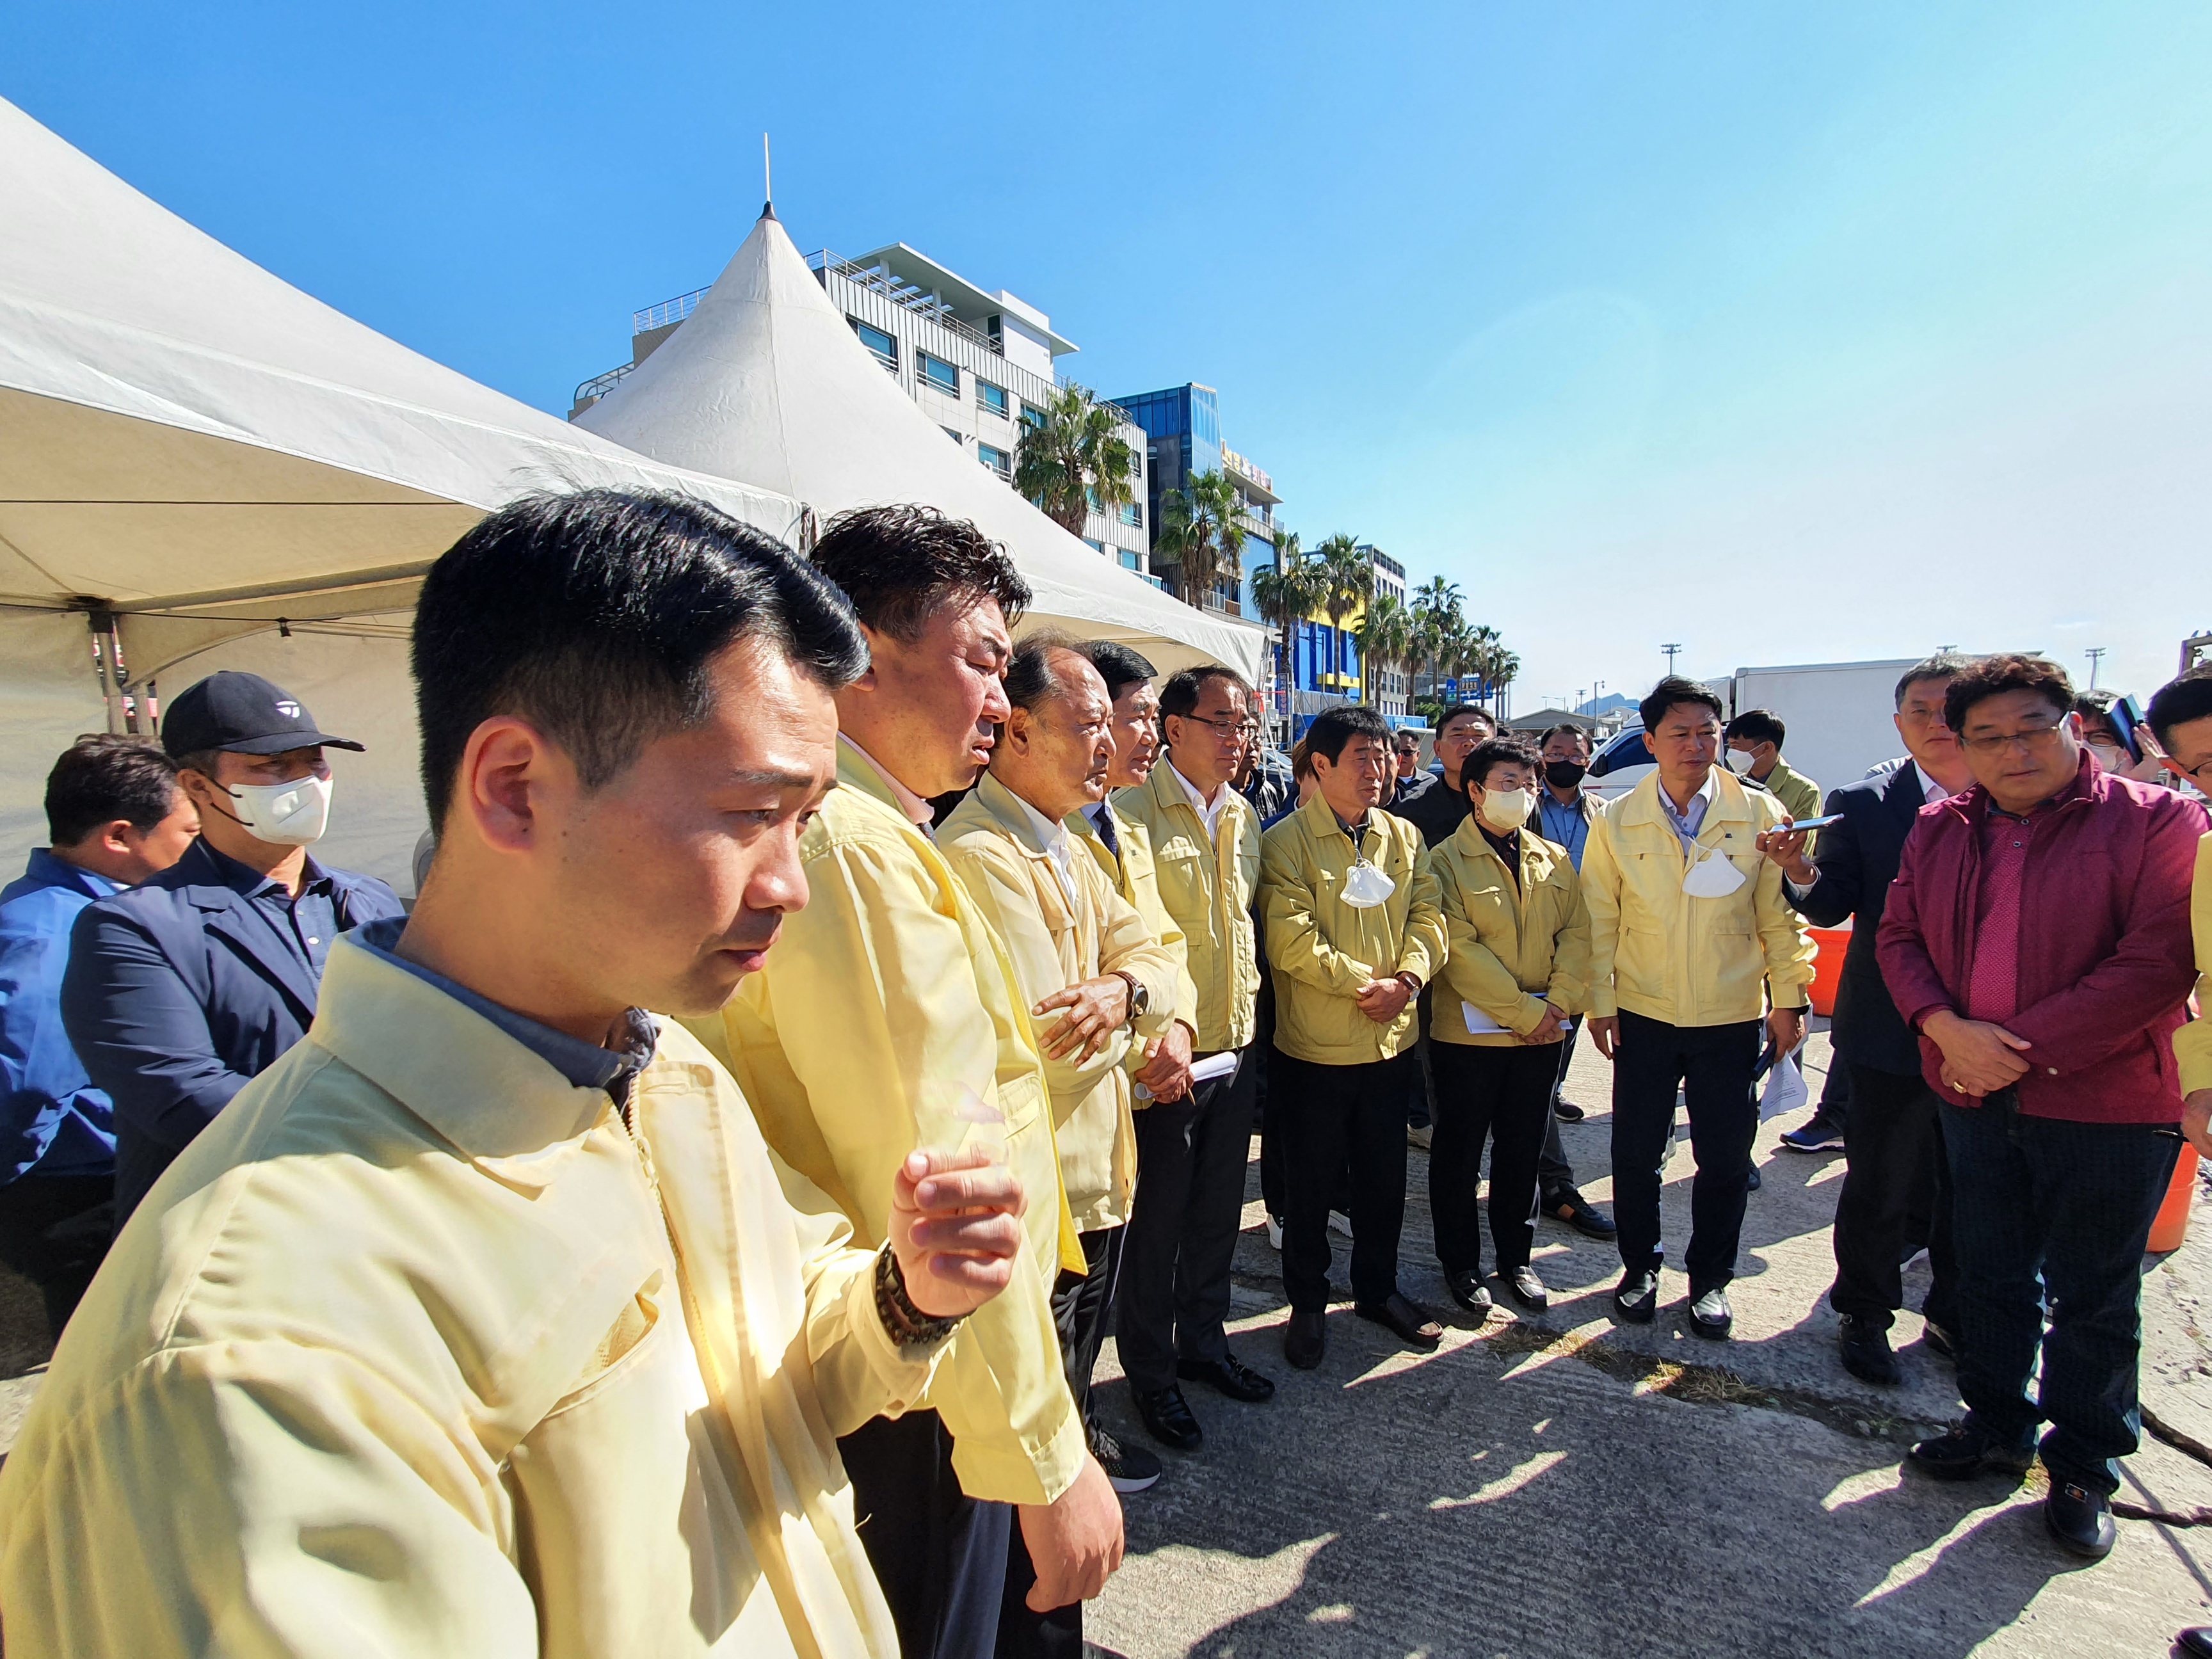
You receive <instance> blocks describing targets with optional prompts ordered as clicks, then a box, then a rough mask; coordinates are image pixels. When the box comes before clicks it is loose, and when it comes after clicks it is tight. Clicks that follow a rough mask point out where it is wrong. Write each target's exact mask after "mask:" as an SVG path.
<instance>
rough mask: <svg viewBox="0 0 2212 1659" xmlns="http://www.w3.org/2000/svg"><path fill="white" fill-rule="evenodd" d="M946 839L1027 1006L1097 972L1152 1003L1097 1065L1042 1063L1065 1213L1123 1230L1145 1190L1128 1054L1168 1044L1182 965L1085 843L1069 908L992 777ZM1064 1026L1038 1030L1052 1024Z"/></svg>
mask: <svg viewBox="0 0 2212 1659" xmlns="http://www.w3.org/2000/svg"><path fill="white" fill-rule="evenodd" d="M938 834H939V836H941V837H942V840H943V844H944V847H945V858H946V860H948V861H949V862H950V863H951V866H952V870H953V873H954V874H955V875H957V876H958V877H959V878H960V881H961V884H963V886H965V887H966V888H967V890H968V891H969V893H970V894H972V895H973V896H974V897H975V903H976V906H977V908H979V909H981V911H982V913H983V915H984V916H985V918H986V919H987V921H989V922H990V924H991V926H992V927H993V929H994V931H995V932H996V933H998V935H999V937H1000V939H1001V940H1003V941H1004V942H1005V945H1006V954H1007V956H1008V957H1010V958H1011V959H1012V962H1013V964H1014V981H1015V983H1017V984H1018V985H1019V986H1020V987H1021V992H1022V996H1023V999H1024V1005H1025V1006H1029V1007H1031V1008H1034V1007H1035V1006H1036V1005H1037V1003H1038V1002H1039V1001H1040V1000H1042V999H1043V998H1045V997H1048V996H1050V995H1051V994H1053V993H1054V991H1060V990H1065V989H1066V988H1067V987H1069V986H1071V985H1079V984H1080V983H1082V982H1083V981H1085V980H1086V979H1096V978H1097V977H1098V975H1101V974H1114V973H1127V974H1133V975H1135V976H1136V978H1137V980H1138V981H1139V983H1141V984H1142V985H1143V986H1144V987H1145V989H1146V992H1147V993H1148V994H1149V995H1150V998H1151V1004H1152V1006H1150V1008H1148V1009H1147V1010H1146V1013H1145V1016H1144V1018H1141V1019H1139V1020H1138V1021H1137V1022H1136V1024H1135V1025H1134V1026H1133V1027H1131V1026H1127V1025H1125V1026H1123V1027H1122V1028H1121V1030H1118V1031H1116V1032H1115V1033H1114V1036H1113V1038H1112V1040H1111V1041H1109V1042H1108V1043H1107V1044H1106V1045H1105V1046H1104V1047H1103V1048H1100V1049H1099V1050H1098V1052H1097V1054H1093V1055H1091V1058H1090V1059H1089V1060H1083V1061H1081V1062H1078V1061H1077V1060H1075V1058H1074V1056H1073V1055H1069V1056H1067V1057H1066V1058H1065V1059H1061V1060H1046V1061H1045V1062H1044V1076H1045V1084H1046V1086H1047V1087H1048V1089H1049V1090H1050V1091H1051V1094H1052V1110H1053V1127H1054V1134H1055V1135H1056V1136H1057V1138H1058V1139H1059V1143H1060V1180H1061V1182H1063V1184H1065V1186H1066V1188H1067V1207H1068V1212H1069V1213H1070V1214H1072V1215H1073V1217H1074V1218H1075V1225H1076V1229H1077V1231H1079V1232H1086V1233H1087V1232H1093V1231H1097V1230H1098V1229H1099V1228H1102V1227H1118V1226H1120V1225H1121V1224H1122V1223H1123V1222H1125V1221H1127V1219H1128V1218H1129V1196H1130V1194H1132V1193H1133V1192H1134V1191H1135V1190H1136V1185H1137V1131H1136V1126H1135V1124H1134V1123H1133V1121H1131V1119H1130V1116H1129V1112H1130V1095H1129V1087H1130V1085H1129V1073H1128V1069H1127V1061H1128V1058H1129V1052H1130V1049H1131V1048H1132V1047H1133V1046H1138V1045H1136V1044H1135V1043H1134V1042H1133V1039H1142V1038H1150V1037H1155V1036H1160V1035H1161V1034H1162V1033H1164V1031H1165V1030H1167V1028H1168V1024H1169V1022H1170V1021H1171V1020H1172V1019H1173V1018H1175V1012H1176V1010H1175V998H1176V961H1175V957H1173V956H1172V955H1170V953H1169V951H1168V950H1167V948H1166V947H1165V946H1164V945H1162V944H1161V943H1160V942H1159V940H1158V939H1155V938H1154V937H1153V936H1152V929H1150V928H1149V927H1146V926H1145V920H1144V918H1143V917H1142V916H1140V915H1138V914H1137V912H1136V909H1135V908H1134V907H1133V906H1132V905H1131V904H1129V903H1128V902H1127V901H1125V900H1124V899H1123V898H1122V897H1121V895H1120V894H1118V893H1116V892H1115V890H1114V888H1113V884H1111V883H1110V882H1109V881H1108V880H1107V878H1106V872H1104V871H1103V870H1101V869H1100V868H1099V867H1098V865H1097V861H1096V860H1092V859H1091V858H1089V857H1087V856H1085V854H1084V851H1083V849H1082V848H1080V847H1077V848H1072V849H1071V850H1072V851H1073V854H1074V856H1073V858H1071V859H1070V860H1068V864H1069V867H1070V868H1071V869H1072V870H1073V872H1075V884H1076V890H1077V902H1076V903H1075V904H1073V906H1071V905H1070V904H1069V903H1068V902H1067V894H1066V890H1065V889H1063V888H1062V887H1061V886H1060V872H1059V871H1058V869H1057V868H1056V867H1055V866H1054V864H1053V861H1052V855H1051V854H1049V853H1047V852H1046V851H1045V850H1044V846H1043V844H1042V842H1040V841H1039V840H1038V839H1037V833H1036V825H1035V824H1033V823H1031V822H1030V815H1029V811H1028V809H1026V808H1025V807H1024V806H1023V805H1022V803H1021V802H1020V801H1019V800H1018V799H1016V798H1015V796H1014V794H1013V793H1012V791H1010V790H1009V789H1008V788H1007V787H1006V786H1005V785H1004V784H1002V783H1000V781H998V779H996V778H994V777H993V776H992V775H990V774H989V773H985V774H984V775H983V776H982V778H981V781H979V782H978V783H977V784H976V785H975V790H974V792H973V793H970V794H969V797H968V799H965V800H963V801H962V802H961V803H960V805H957V806H956V807H954V808H953V809H952V815H951V817H948V818H946V819H945V823H944V824H943V825H942V826H941V827H940V828H939V831H938ZM1059 1018H1061V1016H1060V1014H1059V1013H1057V1012H1054V1013H1051V1014H1048V1015H1046V1016H1045V1017H1044V1018H1043V1019H1042V1020H1040V1021H1038V1022H1037V1023H1038V1024H1040V1025H1042V1026H1045V1027H1047V1028H1049V1027H1050V1025H1051V1024H1052V1023H1053V1022H1054V1020H1057V1019H1059Z"/></svg>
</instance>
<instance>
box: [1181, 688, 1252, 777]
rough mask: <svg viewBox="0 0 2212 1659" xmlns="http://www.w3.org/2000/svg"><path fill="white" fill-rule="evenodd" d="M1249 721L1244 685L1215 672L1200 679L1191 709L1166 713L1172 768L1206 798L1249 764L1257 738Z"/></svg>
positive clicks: (1249, 708)
mask: <svg viewBox="0 0 2212 1659" xmlns="http://www.w3.org/2000/svg"><path fill="white" fill-rule="evenodd" d="M1251 720H1252V708H1251V699H1250V698H1249V697H1248V696H1246V695H1245V693H1244V688H1243V686H1241V685H1239V684H1237V682H1236V681H1235V680H1232V679H1229V678H1225V677H1223V676H1220V675H1214V676H1211V677H1209V678H1206V679H1204V680H1202V681H1200V683H1199V690H1198V702H1196V703H1195V704H1194V705H1193V706H1192V708H1191V711H1190V713H1189V714H1170V715H1169V716H1168V720H1167V725H1168V747H1169V749H1170V750H1172V751H1173V753H1174V757H1175V768H1176V770H1177V771H1178V772H1181V773H1182V775H1183V776H1185V777H1187V778H1188V779H1189V780H1190V781H1191V782H1192V783H1193V784H1194V785H1196V786H1197V787H1198V789H1199V790H1200V793H1204V794H1206V795H1209V796H1210V795H1211V794H1212V793H1213V791H1214V790H1215V789H1217V788H1218V787H1220V786H1221V785H1222V784H1224V783H1226V782H1227V781H1230V780H1231V779H1232V778H1234V777H1236V776H1237V775H1238V774H1239V773H1241V772H1242V771H1243V769H1244V768H1245V767H1246V766H1247V765H1249V763H1250V761H1251V759H1252V756H1253V753H1254V751H1255V749H1256V747H1257V744H1258V742H1259V736H1258V733H1257V732H1256V731H1255V729H1254V728H1253V726H1252V724H1251Z"/></svg>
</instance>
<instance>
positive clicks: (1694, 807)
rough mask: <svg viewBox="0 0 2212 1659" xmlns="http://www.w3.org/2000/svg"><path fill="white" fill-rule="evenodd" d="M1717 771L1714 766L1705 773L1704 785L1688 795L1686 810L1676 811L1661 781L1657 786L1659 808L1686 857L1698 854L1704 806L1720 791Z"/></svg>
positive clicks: (1703, 820)
mask: <svg viewBox="0 0 2212 1659" xmlns="http://www.w3.org/2000/svg"><path fill="white" fill-rule="evenodd" d="M1718 771H1719V769H1718V768H1717V767H1716V768H1715V769H1713V771H1711V772H1708V773H1706V774H1705V787H1704V788H1702V789H1700V790H1699V791H1698V793H1696V794H1694V795H1692V796H1691V797H1690V809H1689V811H1686V812H1677V811H1675V810H1674V801H1673V800H1672V799H1669V797H1668V793H1667V786H1666V785H1665V784H1663V783H1662V784H1661V785H1660V786H1659V810H1660V811H1662V812H1664V813H1665V814H1666V815H1667V822H1668V823H1671V824H1673V825H1674V838H1675V839H1676V840H1677V841H1679V842H1681V843H1682V856H1683V857H1684V858H1686V859H1693V858H1695V857H1697V856H1698V831H1699V830H1700V829H1704V828H1705V808H1707V807H1708V806H1710V805H1712V803H1713V797H1714V796H1715V795H1717V794H1718V793H1720V785H1719V782H1718V781H1717V774H1718Z"/></svg>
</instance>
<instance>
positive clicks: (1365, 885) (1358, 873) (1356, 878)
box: [1344, 859, 1398, 910]
mask: <svg viewBox="0 0 2212 1659" xmlns="http://www.w3.org/2000/svg"><path fill="white" fill-rule="evenodd" d="M1397 890H1398V884H1397V883H1396V882H1395V881H1393V880H1391V879H1390V878H1389V876H1387V875H1385V874H1384V873H1383V872H1382V871H1380V870H1378V869H1376V867H1375V866H1373V865H1371V864H1370V863H1368V862H1367V861H1366V860H1364V859H1362V860H1360V861H1359V862H1358V863H1357V864H1355V865H1353V866H1352V870H1351V872H1350V873H1349V874H1347V875H1346V877H1345V878H1344V902H1346V904H1348V905H1350V906H1351V907H1352V908H1353V909H1355V910H1372V909H1373V908H1375V907H1376V905H1378V904H1381V903H1383V902H1385V901H1387V900H1388V899H1389V896H1390V895H1391V894H1393V893H1395V892H1396V891H1397Z"/></svg>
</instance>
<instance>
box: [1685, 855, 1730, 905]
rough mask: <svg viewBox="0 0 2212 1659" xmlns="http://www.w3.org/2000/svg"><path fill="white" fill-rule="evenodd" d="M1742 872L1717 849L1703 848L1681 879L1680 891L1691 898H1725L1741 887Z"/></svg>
mask: <svg viewBox="0 0 2212 1659" xmlns="http://www.w3.org/2000/svg"><path fill="white" fill-rule="evenodd" d="M1743 882H1744V875H1743V872H1742V871H1741V870H1739V869H1737V868H1736V867H1735V865H1734V864H1733V863H1731V862H1730V861H1729V857H1728V854H1725V853H1723V852H1722V851H1720V850H1719V848H1711V847H1708V848H1702V849H1700V851H1699V854H1698V861H1697V862H1696V863H1695V864H1692V866H1690V867H1689V870H1688V871H1687V872H1686V873H1685V874H1684V875H1683V877H1682V890H1683V891H1684V892H1686V893H1687V894H1688V895H1689V896H1691V897H1692V898H1726V897H1727V896H1729V894H1730V893H1733V892H1734V891H1735V890H1736V889H1737V888H1739V887H1741V886H1742V885H1743Z"/></svg>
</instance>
